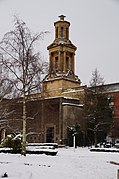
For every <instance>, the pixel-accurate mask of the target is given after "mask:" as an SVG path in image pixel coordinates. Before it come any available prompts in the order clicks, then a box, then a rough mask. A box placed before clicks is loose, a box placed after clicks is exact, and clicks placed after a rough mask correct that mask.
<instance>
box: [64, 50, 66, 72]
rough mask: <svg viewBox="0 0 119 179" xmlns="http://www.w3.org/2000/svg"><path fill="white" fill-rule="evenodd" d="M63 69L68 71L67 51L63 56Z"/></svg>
mask: <svg viewBox="0 0 119 179" xmlns="http://www.w3.org/2000/svg"><path fill="white" fill-rule="evenodd" d="M63 71H64V72H65V73H66V52H64V58H63Z"/></svg>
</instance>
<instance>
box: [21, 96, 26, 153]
mask: <svg viewBox="0 0 119 179" xmlns="http://www.w3.org/2000/svg"><path fill="white" fill-rule="evenodd" d="M21 154H22V155H24V156H26V97H25V96H24V97H23V138H22V151H21Z"/></svg>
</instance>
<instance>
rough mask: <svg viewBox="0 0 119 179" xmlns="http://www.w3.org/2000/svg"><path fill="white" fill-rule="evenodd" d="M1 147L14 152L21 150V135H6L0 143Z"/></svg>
mask: <svg viewBox="0 0 119 179" xmlns="http://www.w3.org/2000/svg"><path fill="white" fill-rule="evenodd" d="M1 145H2V146H3V147H9V148H13V150H14V151H16V150H21V135H17V136H14V135H13V134H10V135H7V136H6V138H5V140H4V141H2V143H1Z"/></svg>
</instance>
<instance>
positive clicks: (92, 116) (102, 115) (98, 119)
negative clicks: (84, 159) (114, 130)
mask: <svg viewBox="0 0 119 179" xmlns="http://www.w3.org/2000/svg"><path fill="white" fill-rule="evenodd" d="M90 86H91V87H90V88H88V89H87V95H86V100H85V117H86V119H87V129H88V131H87V136H88V140H89V141H90V143H93V144H95V145H96V144H97V142H100V141H101V140H104V139H105V138H106V136H107V134H108V133H109V132H110V128H111V125H112V124H113V120H112V111H113V109H112V107H111V105H110V104H111V102H112V99H111V97H109V96H108V92H107V89H106V87H105V85H104V81H103V78H101V76H100V74H99V72H98V71H97V69H96V70H95V71H94V73H93V74H92V79H91V82H90Z"/></svg>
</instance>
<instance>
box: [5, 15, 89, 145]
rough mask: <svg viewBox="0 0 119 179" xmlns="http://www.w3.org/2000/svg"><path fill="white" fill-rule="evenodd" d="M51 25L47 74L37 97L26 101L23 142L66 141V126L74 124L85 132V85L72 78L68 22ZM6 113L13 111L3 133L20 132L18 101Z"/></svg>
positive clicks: (63, 18)
mask: <svg viewBox="0 0 119 179" xmlns="http://www.w3.org/2000/svg"><path fill="white" fill-rule="evenodd" d="M59 18H60V19H59V20H58V21H57V22H55V23H54V26H55V39H54V41H53V43H52V44H51V45H49V46H48V48H47V49H48V50H49V72H48V74H47V75H46V77H45V79H44V80H43V91H42V93H41V94H34V95H32V96H30V99H29V100H28V102H27V118H28V119H27V141H28V142H57V143H62V144H65V143H66V141H67V127H72V126H73V125H75V124H76V123H79V124H80V125H81V130H83V131H84V130H85V129H86V127H85V121H84V120H83V98H84V93H85V88H86V87H85V86H81V81H80V79H79V78H78V76H76V75H75V69H74V66H75V58H74V57H75V51H76V49H77V48H76V47H75V45H73V44H72V42H71V41H70V40H69V27H70V23H69V22H68V21H66V20H65V16H63V15H61V16H59ZM9 104H10V105H9V110H13V111H15V113H14V114H12V115H11V117H10V118H9V126H10V128H9V127H8V128H7V132H8V133H11V132H13V131H16V132H22V101H20V100H19V99H18V100H16V101H15V102H12V103H11V101H10V103H9Z"/></svg>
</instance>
